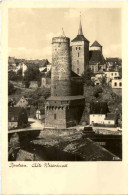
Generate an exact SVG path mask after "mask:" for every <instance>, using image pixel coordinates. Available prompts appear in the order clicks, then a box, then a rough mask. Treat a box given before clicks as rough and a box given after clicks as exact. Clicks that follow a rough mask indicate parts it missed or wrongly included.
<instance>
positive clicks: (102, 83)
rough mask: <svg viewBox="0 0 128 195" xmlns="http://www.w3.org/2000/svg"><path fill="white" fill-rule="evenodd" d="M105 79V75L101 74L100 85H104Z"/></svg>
mask: <svg viewBox="0 0 128 195" xmlns="http://www.w3.org/2000/svg"><path fill="white" fill-rule="evenodd" d="M106 81H107V78H106V76H103V77H102V78H101V79H100V82H101V85H102V86H104V85H106V84H107V83H106Z"/></svg>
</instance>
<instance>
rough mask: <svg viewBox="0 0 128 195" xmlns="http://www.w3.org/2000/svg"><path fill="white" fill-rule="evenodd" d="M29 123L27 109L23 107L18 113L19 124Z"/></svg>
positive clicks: (21, 125)
mask: <svg viewBox="0 0 128 195" xmlns="http://www.w3.org/2000/svg"><path fill="white" fill-rule="evenodd" d="M27 124H28V115H27V111H26V110H25V109H24V108H21V110H20V112H19V115H18V126H19V127H24V126H25V125H27Z"/></svg>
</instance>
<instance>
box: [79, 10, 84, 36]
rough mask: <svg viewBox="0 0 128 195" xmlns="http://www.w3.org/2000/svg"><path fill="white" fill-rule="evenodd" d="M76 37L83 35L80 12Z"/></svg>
mask: <svg viewBox="0 0 128 195" xmlns="http://www.w3.org/2000/svg"><path fill="white" fill-rule="evenodd" d="M78 35H83V31H82V25H81V12H80V24H79V30H78Z"/></svg>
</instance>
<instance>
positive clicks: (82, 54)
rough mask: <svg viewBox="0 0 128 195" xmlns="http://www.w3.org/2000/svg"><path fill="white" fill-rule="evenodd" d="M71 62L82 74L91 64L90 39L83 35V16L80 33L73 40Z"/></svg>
mask: <svg viewBox="0 0 128 195" xmlns="http://www.w3.org/2000/svg"><path fill="white" fill-rule="evenodd" d="M71 64H72V70H73V71H74V72H75V73H76V74H78V75H80V76H81V75H82V74H83V73H84V72H85V71H86V69H87V68H88V65H89V41H88V40H87V39H86V38H85V37H84V35H83V31H82V24H81V16H80V24H79V29H78V35H77V36H76V37H75V38H74V39H73V40H72V41H71Z"/></svg>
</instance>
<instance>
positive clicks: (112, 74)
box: [104, 71, 119, 83]
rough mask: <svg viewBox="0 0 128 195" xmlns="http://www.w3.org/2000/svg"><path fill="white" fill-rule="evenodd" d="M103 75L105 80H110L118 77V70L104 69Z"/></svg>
mask: <svg viewBox="0 0 128 195" xmlns="http://www.w3.org/2000/svg"><path fill="white" fill-rule="evenodd" d="M104 73H105V76H106V82H107V83H108V82H110V81H112V80H113V79H115V78H116V77H119V72H118V71H104Z"/></svg>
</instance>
